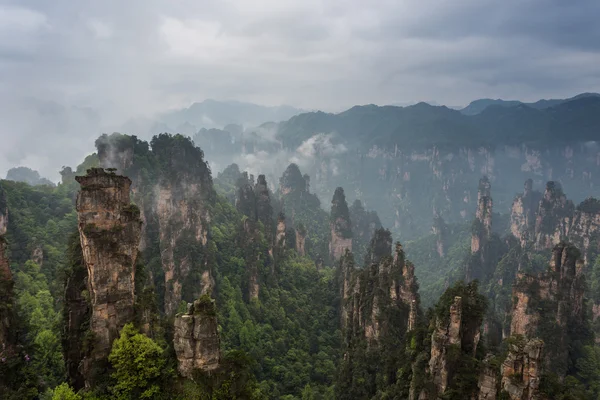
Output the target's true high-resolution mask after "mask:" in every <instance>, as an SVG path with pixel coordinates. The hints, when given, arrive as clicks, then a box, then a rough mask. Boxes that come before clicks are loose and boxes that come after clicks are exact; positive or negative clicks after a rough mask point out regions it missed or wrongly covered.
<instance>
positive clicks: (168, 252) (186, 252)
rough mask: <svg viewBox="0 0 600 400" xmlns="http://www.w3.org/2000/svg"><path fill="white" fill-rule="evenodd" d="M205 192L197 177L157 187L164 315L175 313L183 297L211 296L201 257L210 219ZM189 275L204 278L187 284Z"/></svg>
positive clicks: (209, 278) (207, 268)
mask: <svg viewBox="0 0 600 400" xmlns="http://www.w3.org/2000/svg"><path fill="white" fill-rule="evenodd" d="M204 190H206V188H205V185H204V184H202V183H200V182H198V178H197V177H194V176H189V175H183V174H182V176H181V177H180V180H179V181H178V182H168V181H162V183H161V184H159V186H158V187H157V191H158V195H157V199H156V200H157V202H156V214H157V216H158V224H159V240H160V250H161V260H162V267H163V271H164V274H165V288H166V290H165V305H164V308H165V313H166V314H167V315H172V314H174V313H175V311H176V310H177V307H178V306H179V303H180V302H181V301H182V300H185V299H184V298H188V299H189V298H190V297H197V296H198V295H201V294H204V293H211V292H212V289H213V287H214V280H213V279H212V273H211V270H210V266H209V265H208V264H207V260H206V257H205V254H204V248H205V246H206V244H207V242H208V221H209V220H210V216H209V214H208V209H207V208H206V205H205V204H204V202H203V198H204V196H205V194H204ZM192 272H194V273H195V275H200V276H202V275H205V274H206V276H207V279H205V280H204V281H202V280H200V282H189V284H188V285H186V283H187V282H186V281H187V280H188V278H190V277H191V273H192ZM184 286H187V287H184ZM184 291H185V292H186V293H184Z"/></svg>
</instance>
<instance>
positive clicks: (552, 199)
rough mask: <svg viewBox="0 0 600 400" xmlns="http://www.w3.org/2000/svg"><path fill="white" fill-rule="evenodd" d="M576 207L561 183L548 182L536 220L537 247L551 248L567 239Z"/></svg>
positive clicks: (539, 248)
mask: <svg viewBox="0 0 600 400" xmlns="http://www.w3.org/2000/svg"><path fill="white" fill-rule="evenodd" d="M574 210H575V207H574V205H573V202H572V201H570V200H568V199H567V196H566V195H565V194H564V192H563V191H562V187H561V185H560V184H558V183H556V182H552V181H551V182H548V183H547V184H546V190H545V191H544V195H543V197H542V200H541V201H540V204H539V207H538V212H537V214H536V220H535V248H536V249H538V250H541V249H549V248H552V247H553V246H554V245H556V244H558V243H559V242H560V241H561V240H564V239H566V237H567V233H568V230H569V225H570V223H571V218H572V216H573V212H574Z"/></svg>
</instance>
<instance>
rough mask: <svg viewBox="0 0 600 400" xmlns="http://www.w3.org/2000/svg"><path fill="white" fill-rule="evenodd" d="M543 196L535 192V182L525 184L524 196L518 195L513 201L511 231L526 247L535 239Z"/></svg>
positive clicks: (528, 181) (529, 180)
mask: <svg viewBox="0 0 600 400" xmlns="http://www.w3.org/2000/svg"><path fill="white" fill-rule="evenodd" d="M541 199H542V194H541V193H540V192H538V191H537V190H533V181H532V180H531V179H528V180H527V181H526V182H525V190H524V191H523V194H520V195H517V197H515V200H514V201H513V204H512V208H511V213H510V231H511V233H512V234H513V236H514V237H515V238H516V239H517V240H518V241H519V243H520V244H521V247H525V246H526V245H527V243H528V242H529V241H531V240H532V239H533V237H534V236H535V235H534V232H535V223H536V213H537V210H538V206H539V203H540V200H541Z"/></svg>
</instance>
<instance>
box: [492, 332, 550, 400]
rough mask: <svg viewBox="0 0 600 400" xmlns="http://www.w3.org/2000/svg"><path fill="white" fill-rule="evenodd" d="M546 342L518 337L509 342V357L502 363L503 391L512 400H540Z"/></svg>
mask: <svg viewBox="0 0 600 400" xmlns="http://www.w3.org/2000/svg"><path fill="white" fill-rule="evenodd" d="M543 350H544V342H543V341H541V340H539V339H531V340H529V339H526V338H525V337H523V336H520V337H516V338H514V339H513V340H511V341H510V342H509V348H508V355H507V356H506V359H505V360H504V362H503V363H502V367H501V370H502V372H501V373H502V382H501V386H502V390H503V391H505V392H506V393H508V396H509V398H510V400H536V399H539V398H540V397H539V393H538V389H539V386H540V379H541V375H542V373H541V368H542V353H543Z"/></svg>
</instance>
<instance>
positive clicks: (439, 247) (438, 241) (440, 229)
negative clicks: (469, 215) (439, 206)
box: [431, 214, 449, 258]
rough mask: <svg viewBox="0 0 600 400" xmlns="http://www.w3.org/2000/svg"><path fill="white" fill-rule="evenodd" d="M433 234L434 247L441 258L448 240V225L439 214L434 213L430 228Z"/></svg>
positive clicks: (444, 253)
mask: <svg viewBox="0 0 600 400" xmlns="http://www.w3.org/2000/svg"><path fill="white" fill-rule="evenodd" d="M431 230H432V232H433V234H434V235H435V249H436V252H437V254H438V256H440V258H443V257H444V256H445V255H446V250H447V249H446V247H447V244H446V243H447V241H448V234H449V232H448V230H449V229H448V225H446V222H445V221H444V219H443V218H442V217H441V216H440V215H437V214H436V215H435V216H434V218H433V226H432V228H431Z"/></svg>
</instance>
